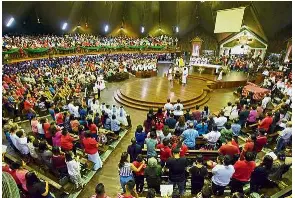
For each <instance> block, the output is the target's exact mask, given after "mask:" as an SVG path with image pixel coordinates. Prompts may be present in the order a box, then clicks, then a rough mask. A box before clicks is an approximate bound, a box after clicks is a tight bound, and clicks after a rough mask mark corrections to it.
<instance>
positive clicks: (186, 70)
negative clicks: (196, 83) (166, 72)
mask: <svg viewBox="0 0 295 198" xmlns="http://www.w3.org/2000/svg"><path fill="white" fill-rule="evenodd" d="M187 77H188V69H187V67H184V68H183V71H182V79H181V82H182V85H186V83H187Z"/></svg>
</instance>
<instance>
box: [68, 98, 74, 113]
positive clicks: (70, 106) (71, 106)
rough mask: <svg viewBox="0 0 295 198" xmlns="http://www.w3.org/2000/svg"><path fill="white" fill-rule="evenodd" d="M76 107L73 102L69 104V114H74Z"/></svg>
mask: <svg viewBox="0 0 295 198" xmlns="http://www.w3.org/2000/svg"><path fill="white" fill-rule="evenodd" d="M74 107H75V106H74V105H73V102H72V101H70V102H69V104H68V109H69V112H70V114H74Z"/></svg>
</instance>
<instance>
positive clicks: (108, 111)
mask: <svg viewBox="0 0 295 198" xmlns="http://www.w3.org/2000/svg"><path fill="white" fill-rule="evenodd" d="M105 113H107V114H108V115H109V118H111V117H112V110H111V107H110V105H106V109H105Z"/></svg>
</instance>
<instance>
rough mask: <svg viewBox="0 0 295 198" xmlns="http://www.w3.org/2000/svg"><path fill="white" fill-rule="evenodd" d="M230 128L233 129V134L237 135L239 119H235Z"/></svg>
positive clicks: (238, 133)
mask: <svg viewBox="0 0 295 198" xmlns="http://www.w3.org/2000/svg"><path fill="white" fill-rule="evenodd" d="M231 130H232V131H233V136H239V135H240V131H241V125H240V124H239V119H236V120H235V122H234V123H232V125H231Z"/></svg>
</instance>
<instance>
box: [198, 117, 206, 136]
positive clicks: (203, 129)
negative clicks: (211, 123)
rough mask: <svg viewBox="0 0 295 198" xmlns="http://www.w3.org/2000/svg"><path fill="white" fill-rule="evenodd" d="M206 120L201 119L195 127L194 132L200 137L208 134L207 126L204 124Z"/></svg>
mask: <svg viewBox="0 0 295 198" xmlns="http://www.w3.org/2000/svg"><path fill="white" fill-rule="evenodd" d="M206 120H207V119H206V118H203V119H202V122H201V123H199V124H198V125H197V127H196V130H197V131H198V132H199V135H200V136H202V135H203V134H206V133H208V124H207V123H206Z"/></svg>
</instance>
